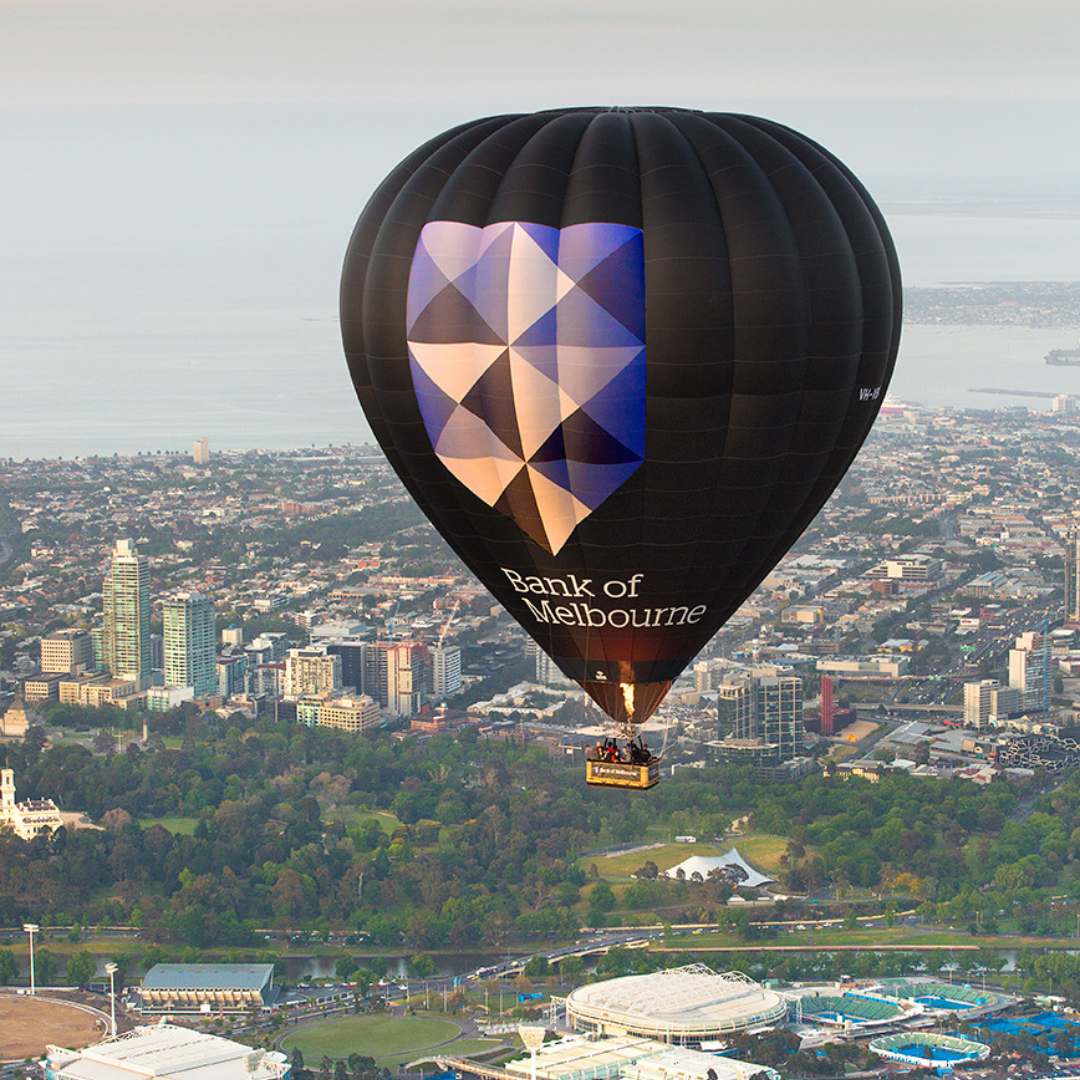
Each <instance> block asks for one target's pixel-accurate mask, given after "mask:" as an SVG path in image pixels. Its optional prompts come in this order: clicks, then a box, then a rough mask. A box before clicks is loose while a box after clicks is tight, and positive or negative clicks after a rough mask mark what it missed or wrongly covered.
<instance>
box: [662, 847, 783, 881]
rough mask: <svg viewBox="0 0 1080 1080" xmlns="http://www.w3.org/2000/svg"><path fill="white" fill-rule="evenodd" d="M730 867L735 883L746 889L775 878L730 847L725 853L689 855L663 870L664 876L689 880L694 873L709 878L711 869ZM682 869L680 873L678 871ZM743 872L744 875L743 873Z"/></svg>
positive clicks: (702, 877) (704, 879)
mask: <svg viewBox="0 0 1080 1080" xmlns="http://www.w3.org/2000/svg"><path fill="white" fill-rule="evenodd" d="M727 867H731V868H732V871H733V876H734V877H736V878H738V879H739V880H738V881H737V882H736V884H739V885H745V886H746V888H748V889H758V888H760V887H761V886H762V885H770V884H772V882H773V881H775V880H776V879H775V878H771V877H766V876H765V875H764V874H761V873H759V872H758V871H757V870H755V869H754V868H753V867H752V866H751V865H750V864H749V863H748V862H747V861H746V860H745V859H744V858H743V857H742V856H741V855H740V854H739V852H738V850H737V849H735V848H732V849H731V850H730V851H729V852H728V853H727V854H726V855H711V856H710V855H691V856H690V858H689V859H684V860H683V861H682V862H681V863H679V865H678V866H673V867H672V868H671V869H670V870H666V871H664V876H665V877H669V878H678V877H684V878H685V879H686V880H690V878H692V877H693V876H694V874H695V873H697V874H700V875H701V880H702V881H707V880H708V879H709V874H710V873H711V872H712V871H713V870H722V869H726V868H727ZM680 870H681V871H682V874H680V873H679V871H680ZM744 874H745V877H743V875H744Z"/></svg>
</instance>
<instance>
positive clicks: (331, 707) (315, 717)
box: [296, 694, 382, 734]
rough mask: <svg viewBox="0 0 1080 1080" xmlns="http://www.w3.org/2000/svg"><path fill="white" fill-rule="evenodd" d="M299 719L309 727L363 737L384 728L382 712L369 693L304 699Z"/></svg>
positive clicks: (322, 695) (301, 703) (300, 705)
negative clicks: (347, 732)
mask: <svg viewBox="0 0 1080 1080" xmlns="http://www.w3.org/2000/svg"><path fill="white" fill-rule="evenodd" d="M296 720H297V723H300V724H306V725H307V726H308V727H329V728H337V729H338V730H339V731H349V732H352V733H353V734H364V733H366V732H368V731H373V730H376V729H378V728H379V727H381V726H382V710H381V709H380V708H379V706H378V703H377V702H375V701H374V700H373V699H372V698H370V697H368V695H367V694H360V695H359V696H357V697H334V696H333V695H331V694H321V695H319V696H318V697H313V698H301V699H300V700H299V701H298V702H297V703H296Z"/></svg>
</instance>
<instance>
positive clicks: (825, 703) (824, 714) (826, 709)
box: [821, 675, 836, 735]
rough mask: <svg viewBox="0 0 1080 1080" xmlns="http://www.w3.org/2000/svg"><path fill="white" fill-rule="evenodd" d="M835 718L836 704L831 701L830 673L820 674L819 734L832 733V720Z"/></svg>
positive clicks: (831, 684)
mask: <svg viewBox="0 0 1080 1080" xmlns="http://www.w3.org/2000/svg"><path fill="white" fill-rule="evenodd" d="M835 719H836V705H835V703H834V701H833V681H832V676H831V675H822V676H821V734H822V735H832V733H833V722H834V720H835Z"/></svg>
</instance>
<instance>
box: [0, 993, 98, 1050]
mask: <svg viewBox="0 0 1080 1080" xmlns="http://www.w3.org/2000/svg"><path fill="white" fill-rule="evenodd" d="M105 1033H106V1031H105V1025H104V1022H103V1021H102V1020H100V1019H99V1018H97V1017H95V1016H93V1015H92V1014H91V1013H88V1012H83V1010H82V1009H76V1008H75V1007H74V1006H72V1005H65V1004H63V1003H62V1002H58V1001H47V1000H45V999H43V998H40V997H33V998H32V997H23V996H21V995H19V994H0V1061H21V1060H22V1059H23V1058H25V1057H39V1056H40V1055H41V1054H43V1053H44V1052H45V1046H46V1044H48V1043H54V1044H55V1045H57V1046H70V1047H71V1048H72V1049H75V1048H77V1047H80V1046H86V1045H87V1044H89V1043H92V1042H97V1041H98V1040H99V1039H101V1038H103V1037H104V1036H105Z"/></svg>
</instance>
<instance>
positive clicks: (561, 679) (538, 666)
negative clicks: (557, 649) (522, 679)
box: [525, 641, 575, 686]
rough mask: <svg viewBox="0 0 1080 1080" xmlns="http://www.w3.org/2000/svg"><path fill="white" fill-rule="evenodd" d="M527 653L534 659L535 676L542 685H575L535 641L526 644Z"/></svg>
mask: <svg viewBox="0 0 1080 1080" xmlns="http://www.w3.org/2000/svg"><path fill="white" fill-rule="evenodd" d="M525 655H526V657H528V658H529V659H531V660H532V661H533V665H534V666H533V678H534V679H535V680H536V681H537V682H538V683H540V685H541V686H574V685H575V684H574V682H573V681H572V680H571V679H568V678H567V677H566V676H565V675H564V674H563V673H562V671H561V670H560V669H559V665H558V664H556V663H555V661H554V660H552V659H551V657H550V656H548V654H547V653H546V652H544V650H543V649H541V648H540V646H539V645H537V643H536V642H535V641H528V642H527V643H526V645H525Z"/></svg>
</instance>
